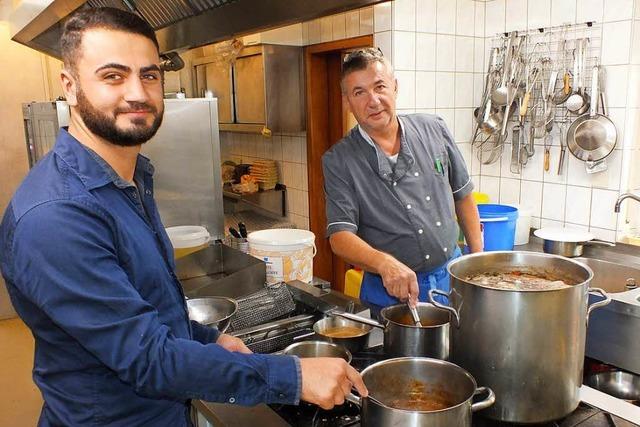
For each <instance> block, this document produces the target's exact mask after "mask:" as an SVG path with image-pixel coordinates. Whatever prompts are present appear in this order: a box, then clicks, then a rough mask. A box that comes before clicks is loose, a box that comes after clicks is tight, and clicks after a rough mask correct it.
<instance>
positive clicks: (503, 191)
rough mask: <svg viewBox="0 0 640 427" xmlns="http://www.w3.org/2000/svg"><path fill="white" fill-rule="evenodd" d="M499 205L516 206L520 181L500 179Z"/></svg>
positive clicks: (518, 201) (518, 199)
mask: <svg viewBox="0 0 640 427" xmlns="http://www.w3.org/2000/svg"><path fill="white" fill-rule="evenodd" d="M500 203H501V204H507V205H517V204H519V203H520V180H519V179H511V178H500Z"/></svg>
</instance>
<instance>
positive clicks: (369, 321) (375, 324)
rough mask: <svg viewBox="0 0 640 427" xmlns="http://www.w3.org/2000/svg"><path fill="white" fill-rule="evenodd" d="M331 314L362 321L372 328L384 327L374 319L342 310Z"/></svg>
mask: <svg viewBox="0 0 640 427" xmlns="http://www.w3.org/2000/svg"><path fill="white" fill-rule="evenodd" d="M331 315H332V316H340V317H344V318H345V319H349V320H353V321H354V322H358V323H364V324H365V325H369V326H373V327H374V328H380V329H384V328H385V326H384V325H383V324H382V323H380V322H378V321H377V320H374V319H367V318H366V317H362V316H358V315H356V314H351V313H345V312H344V311H334V312H333V313H331Z"/></svg>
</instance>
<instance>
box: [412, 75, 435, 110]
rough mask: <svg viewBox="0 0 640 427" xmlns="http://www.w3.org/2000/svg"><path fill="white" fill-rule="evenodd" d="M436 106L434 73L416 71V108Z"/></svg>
mask: <svg viewBox="0 0 640 427" xmlns="http://www.w3.org/2000/svg"><path fill="white" fill-rule="evenodd" d="M435 107H436V73H435V72H432V71H416V108H435Z"/></svg>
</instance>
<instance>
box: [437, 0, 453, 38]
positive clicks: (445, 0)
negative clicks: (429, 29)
mask: <svg viewBox="0 0 640 427" xmlns="http://www.w3.org/2000/svg"><path fill="white" fill-rule="evenodd" d="M436 7H437V11H436V13H437V19H436V28H437V32H438V33H442V34H455V33H456V2H455V0H437V4H436Z"/></svg>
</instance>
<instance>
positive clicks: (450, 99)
mask: <svg viewBox="0 0 640 427" xmlns="http://www.w3.org/2000/svg"><path fill="white" fill-rule="evenodd" d="M454 91H455V74H454V73H436V108H453V107H454V106H455V103H454V96H455V92H454Z"/></svg>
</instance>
